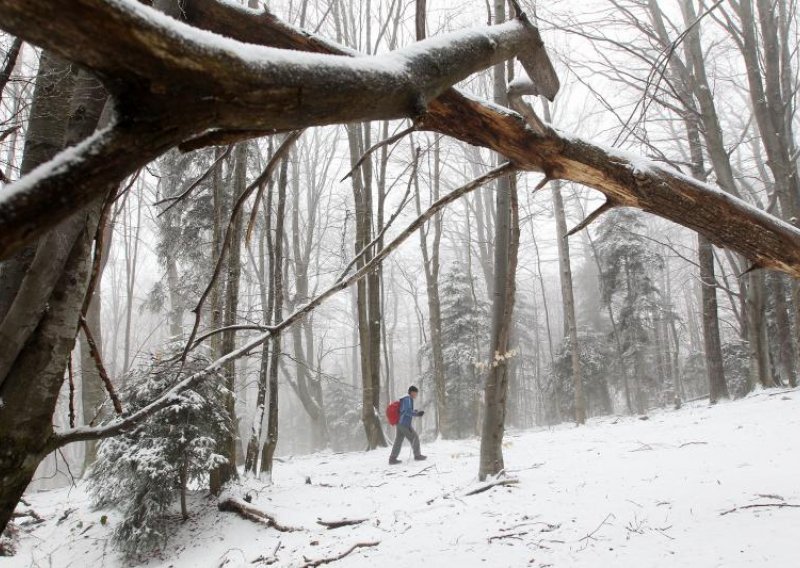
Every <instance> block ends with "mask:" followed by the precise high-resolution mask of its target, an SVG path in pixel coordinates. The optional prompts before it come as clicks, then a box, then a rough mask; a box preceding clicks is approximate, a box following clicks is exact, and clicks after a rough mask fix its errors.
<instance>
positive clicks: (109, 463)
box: [89, 352, 231, 558]
mask: <svg viewBox="0 0 800 568" xmlns="http://www.w3.org/2000/svg"><path fill="white" fill-rule="evenodd" d="M170 355H171V354H170ZM170 359H171V357H167V356H164V357H156V356H153V357H152V358H151V360H150V361H149V363H148V364H147V365H144V366H141V367H140V368H138V369H136V370H134V371H132V372H131V373H130V374H129V375H128V377H127V380H126V388H125V389H124V391H123V393H122V394H123V396H124V397H125V408H126V410H127V411H128V412H135V411H137V410H138V409H140V408H142V407H144V406H146V405H147V404H148V403H150V402H152V401H153V400H154V399H155V398H157V397H158V396H159V395H160V394H162V393H163V392H165V391H166V390H168V389H169V388H171V387H172V386H174V385H175V384H176V383H177V382H178V381H179V380H180V379H181V378H183V377H185V376H186V375H188V374H191V373H193V372H195V371H199V370H200V369H202V368H204V367H206V366H207V365H208V364H209V363H210V362H211V361H210V359H209V358H208V357H207V356H206V355H204V354H201V353H197V352H195V353H192V354H190V356H189V358H188V360H187V361H186V364H185V366H184V367H183V370H182V372H181V373H180V376H179V373H178V371H179V369H180V366H179V365H178V364H176V363H174V362H169V360H170ZM224 384H225V382H224V379H223V377H222V376H220V375H219V374H210V375H208V376H207V377H206V378H205V379H204V380H203V381H201V382H200V383H199V384H197V385H196V386H195V388H193V389H188V390H185V391H183V392H182V393H181V394H180V395H177V396H176V403H175V404H173V405H172V406H169V407H167V408H165V409H163V410H161V411H160V412H157V413H156V414H154V415H152V416H151V417H150V418H149V419H148V420H147V421H145V422H144V423H143V424H141V425H140V426H139V427H138V428H136V429H135V430H133V431H131V432H129V433H127V434H123V435H120V436H117V437H114V438H109V439H107V440H104V441H103V442H102V443H101V444H100V445H99V447H98V451H97V461H96V462H95V464H94V465H93V466H92V469H91V471H90V472H89V485H90V490H91V492H92V495H93V498H94V503H95V505H96V506H98V507H109V506H110V507H114V508H116V509H118V510H120V511H121V513H122V516H123V520H122V521H121V523H120V524H119V525H118V526H117V528H116V530H115V531H114V540H115V541H116V543H117V545H118V546H119V548H120V549H121V550H122V551H123V552H124V553H125V554H126V555H127V556H128V557H129V558H135V557H141V556H142V555H145V554H148V553H151V552H152V551H154V550H155V549H156V548H158V547H159V546H161V545H163V543H164V542H165V540H166V538H167V536H168V528H169V523H168V518H167V513H168V512H169V510H170V508H171V507H172V506H173V505H174V503H175V501H176V500H177V499H178V498H180V503H181V514H182V516H183V519H184V520H185V519H187V518H188V510H187V508H186V490H187V486H188V484H189V483H193V482H203V481H204V480H205V479H206V478H207V476H208V473H209V472H210V471H211V470H212V469H214V468H215V467H217V466H219V465H220V464H221V463H223V462H224V461H225V458H223V457H222V456H221V455H219V454H217V453H215V451H214V449H215V446H216V442H215V440H217V439H219V438H220V437H221V436H222V435H223V434H224V433H226V432H229V431H230V430H231V421H230V417H229V416H228V413H227V412H226V410H225V402H224V401H225V397H226V393H227V389H226V388H225V387H224Z"/></svg>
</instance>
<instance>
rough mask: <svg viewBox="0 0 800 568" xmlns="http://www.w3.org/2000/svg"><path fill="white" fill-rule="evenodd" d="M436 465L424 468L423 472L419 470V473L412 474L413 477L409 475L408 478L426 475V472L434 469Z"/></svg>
mask: <svg viewBox="0 0 800 568" xmlns="http://www.w3.org/2000/svg"><path fill="white" fill-rule="evenodd" d="M435 465H436V464H431V465H429V466H428V467H425V468H422V469H421V470H419V471H418V472H417V473H412V474H411V475H409V476H408V477H417V476H418V475H425V472H426V471H428V470H429V469H431V468H432V467H434V466H435Z"/></svg>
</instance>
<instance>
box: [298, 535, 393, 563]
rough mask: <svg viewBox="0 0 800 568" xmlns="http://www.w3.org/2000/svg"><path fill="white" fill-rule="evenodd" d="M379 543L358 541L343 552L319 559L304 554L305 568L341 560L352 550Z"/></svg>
mask: <svg viewBox="0 0 800 568" xmlns="http://www.w3.org/2000/svg"><path fill="white" fill-rule="evenodd" d="M379 544H380V542H379V541H372V542H357V543H355V544H354V545H353V546H351V547H350V548H348V549H347V550H345V551H344V552H342V553H341V554H338V555H336V556H331V557H330V558H320V559H318V560H311V559H310V558H308V557H307V556H303V560H305V561H306V563H305V564H303V568H313V567H314V566H321V565H323V564H330V563H331V562H336V561H337V560H341V559H342V558H344V557H345V556H347V555H348V554H350V553H351V552H353V551H354V550H356V549H359V548H368V547H370V546H378V545H379Z"/></svg>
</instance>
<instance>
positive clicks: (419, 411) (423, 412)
mask: <svg viewBox="0 0 800 568" xmlns="http://www.w3.org/2000/svg"><path fill="white" fill-rule="evenodd" d="M423 414H425V411H424V410H417V416H422V415H423Z"/></svg>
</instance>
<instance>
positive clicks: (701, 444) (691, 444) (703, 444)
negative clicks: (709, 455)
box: [678, 442, 708, 448]
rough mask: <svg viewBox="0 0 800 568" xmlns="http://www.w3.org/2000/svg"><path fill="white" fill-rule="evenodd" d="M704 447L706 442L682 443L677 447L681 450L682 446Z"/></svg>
mask: <svg viewBox="0 0 800 568" xmlns="http://www.w3.org/2000/svg"><path fill="white" fill-rule="evenodd" d="M706 445H708V442H684V443H683V444H681V445H680V446H678V447H679V448H683V447H684V446H706Z"/></svg>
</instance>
